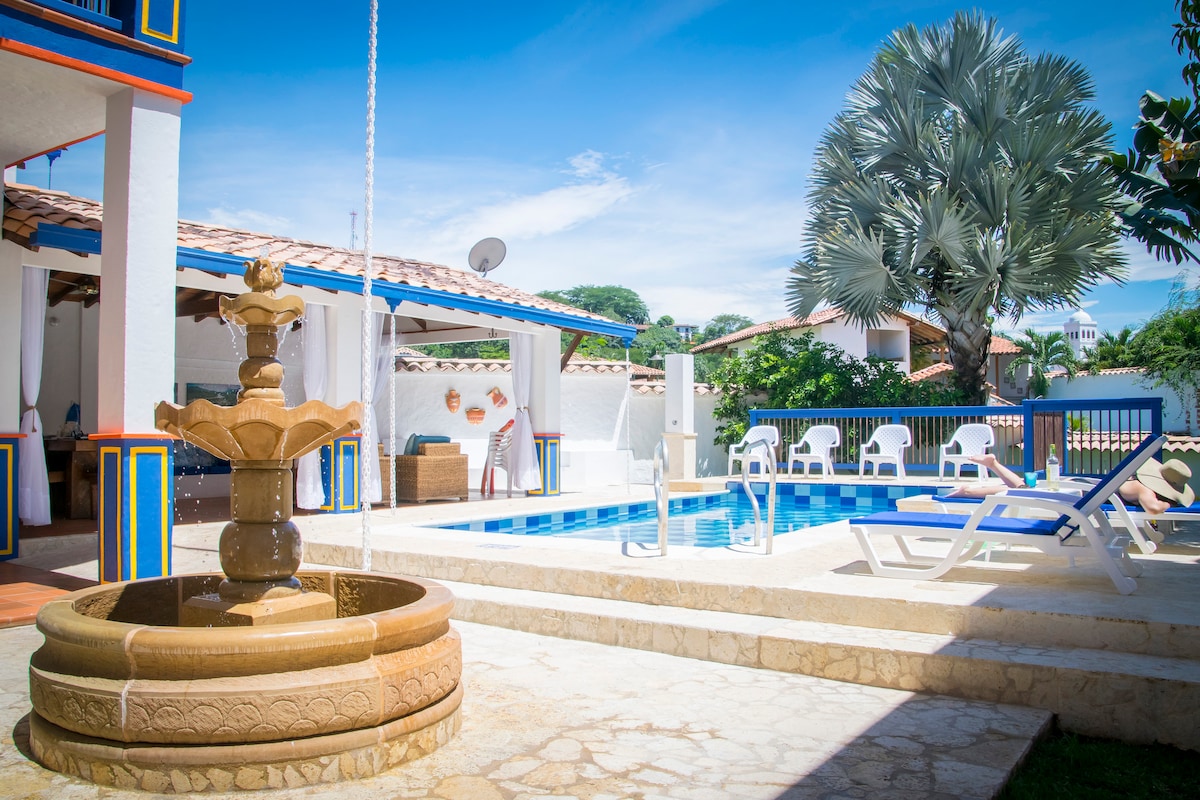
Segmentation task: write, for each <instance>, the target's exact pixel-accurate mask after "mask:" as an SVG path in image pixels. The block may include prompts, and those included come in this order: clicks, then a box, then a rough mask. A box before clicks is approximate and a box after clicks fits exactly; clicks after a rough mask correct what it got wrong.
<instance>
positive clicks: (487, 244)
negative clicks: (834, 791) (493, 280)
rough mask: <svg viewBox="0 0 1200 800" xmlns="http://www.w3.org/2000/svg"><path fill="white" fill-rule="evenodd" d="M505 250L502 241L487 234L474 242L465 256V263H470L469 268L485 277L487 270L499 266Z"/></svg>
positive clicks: (489, 270)
mask: <svg viewBox="0 0 1200 800" xmlns="http://www.w3.org/2000/svg"><path fill="white" fill-rule="evenodd" d="M507 252H508V249H507V248H506V247H505V246H504V242H502V241H500V240H499V239H497V238H496V237H494V236H489V237H488V238H486V239H481V240H480V241H478V242H476V243H475V246H474V247H472V248H471V252H470V254H469V255H468V256H467V263H468V264H470V265H471V269H473V270H475V271H476V272H478V273H479V274H480V275H482V276H483V277H485V278H486V277H487V274H488V273H489V272H491V271H492V270H494V269H495V268H496V267H498V266H500V262H501V261H503V260H504V256H505V254H506V253H507Z"/></svg>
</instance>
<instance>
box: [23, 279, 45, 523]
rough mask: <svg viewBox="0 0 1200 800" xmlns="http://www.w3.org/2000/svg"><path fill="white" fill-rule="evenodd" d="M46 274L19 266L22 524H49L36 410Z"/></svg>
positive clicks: (42, 449) (40, 420)
mask: <svg viewBox="0 0 1200 800" xmlns="http://www.w3.org/2000/svg"><path fill="white" fill-rule="evenodd" d="M49 285H50V273H49V272H47V271H46V270H44V269H36V268H34V267H23V268H22V277H21V399H22V400H23V401H24V404H25V408H26V411H25V413H24V414H22V415H21V433H23V434H25V438H24V439H22V440H21V443H20V445H19V446H18V450H17V451H18V453H20V459H21V471H20V475H19V478H18V484H17V485H18V501H17V502H18V505H19V506H20V516H21V522H22V523H24V524H26V525H49V524H50V481H49V478H48V476H47V475H46V449H45V448H46V445H45V443H44V442H43V441H42V418H41V416H40V415H39V414H38V412H37V401H38V395H39V394H41V391H42V345H43V343H44V340H45V335H46V328H45V325H46V289H47V287H48V286H49Z"/></svg>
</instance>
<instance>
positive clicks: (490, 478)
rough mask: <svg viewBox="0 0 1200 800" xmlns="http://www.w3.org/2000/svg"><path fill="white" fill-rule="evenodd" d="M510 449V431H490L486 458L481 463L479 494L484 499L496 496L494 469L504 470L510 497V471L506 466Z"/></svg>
mask: <svg viewBox="0 0 1200 800" xmlns="http://www.w3.org/2000/svg"><path fill="white" fill-rule="evenodd" d="M511 448H512V429H509V430H506V431H492V432H491V433H489V434H488V449H487V457H486V458H485V459H484V461H483V483H482V484H480V486H479V493H480V494H481V495H483V496H484V497H489V496H491V495H494V494H496V468H497V467H499V468H500V469H502V470H504V475H505V477H507V478H508V496H509V497H512V470H511V469H510V468H509V465H508V456H509V451H510V449H511Z"/></svg>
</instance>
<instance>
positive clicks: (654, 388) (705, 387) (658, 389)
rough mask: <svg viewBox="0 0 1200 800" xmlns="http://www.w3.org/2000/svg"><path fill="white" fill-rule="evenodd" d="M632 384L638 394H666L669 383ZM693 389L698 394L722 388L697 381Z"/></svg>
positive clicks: (714, 392)
mask: <svg viewBox="0 0 1200 800" xmlns="http://www.w3.org/2000/svg"><path fill="white" fill-rule="evenodd" d="M630 386H631V387H632V389H633V391H634V392H636V393H637V394H657V395H665V394H666V393H667V384H665V383H663V382H662V381H638V380H634V381H630ZM693 389H694V391H695V393H696V394H698V395H706V394H720V393H721V390H720V389H718V388H716V387H715V386H710V385H709V384H707V383H697V384H694V385H693Z"/></svg>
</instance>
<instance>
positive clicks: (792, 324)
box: [692, 308, 845, 353]
mask: <svg viewBox="0 0 1200 800" xmlns="http://www.w3.org/2000/svg"><path fill="white" fill-rule="evenodd" d="M843 313H845V312H843V311H842V310H841V309H840V308H827V309H824V310H823V311H814V312H813V313H811V314H809V315H808V316H807V317H805V318H804V319H802V320H801V319H796V318H795V317H784V318H783V319H777V320H774V321H772V322H760V323H759V324H757V325H751V326H750V327H749V328H742V329H741V330H740V331H734V332H733V333H729V334H726V335H724V336H722V337H720V338H719V339H713V340H712V341H711V342H705V343H704V344H698V345H696V346H695V347H693V348H692V352H693V353H708V352H711V351H714V350H723V349H724V348H726V347H728V346H729V345H731V344H735V343H737V342H744V341H745V340H747V339H753V338H754V337H755V336H762V335H763V334H766V333H771V332H773V331H794V330H796V329H797V328H811V327H813V326H814V325H820V324H821V323H822V322H829V321H830V320H831V319H837V318H838V317H840V316H842V314H843Z"/></svg>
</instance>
